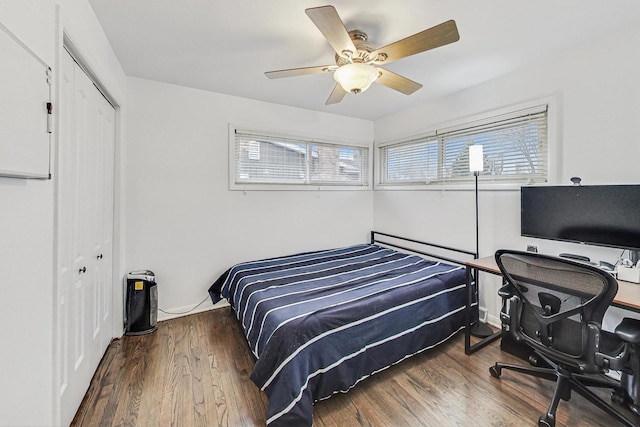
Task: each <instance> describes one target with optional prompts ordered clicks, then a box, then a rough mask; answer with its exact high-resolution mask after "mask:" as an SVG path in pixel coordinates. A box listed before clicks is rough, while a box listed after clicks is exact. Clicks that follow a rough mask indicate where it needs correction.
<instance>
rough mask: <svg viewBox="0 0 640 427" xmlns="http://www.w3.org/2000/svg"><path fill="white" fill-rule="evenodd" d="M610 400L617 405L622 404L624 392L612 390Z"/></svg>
mask: <svg viewBox="0 0 640 427" xmlns="http://www.w3.org/2000/svg"><path fill="white" fill-rule="evenodd" d="M611 401H612V402H613V403H617V404H618V405H624V402H625V396H624V393H621V392H619V391H612V392H611Z"/></svg>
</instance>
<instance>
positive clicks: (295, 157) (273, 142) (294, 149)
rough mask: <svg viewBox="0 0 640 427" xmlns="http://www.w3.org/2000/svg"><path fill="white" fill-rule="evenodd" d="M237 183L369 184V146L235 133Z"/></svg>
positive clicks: (235, 174)
mask: <svg viewBox="0 0 640 427" xmlns="http://www.w3.org/2000/svg"><path fill="white" fill-rule="evenodd" d="M234 168H235V173H234V179H235V183H236V184H286V185H314V186H316V185H334V186H340V185H349V186H353V185H358V186H366V185H367V184H368V175H369V174H368V149H367V148H366V147H356V146H348V145H339V144H329V143H323V142H315V141H305V140H302V139H293V138H286V137H278V136H272V135H264V134H255V133H250V132H240V131H236V133H235V164H234Z"/></svg>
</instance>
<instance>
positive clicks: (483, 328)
mask: <svg viewBox="0 0 640 427" xmlns="http://www.w3.org/2000/svg"><path fill="white" fill-rule="evenodd" d="M483 170H484V155H483V153H482V145H480V144H474V145H470V146H469V171H470V172H473V175H474V177H475V180H476V254H477V255H478V256H480V238H479V234H480V227H479V224H478V175H480V172H482V171H483ZM478 274H479V273H478V272H477V271H476V274H475V279H476V300H477V302H478V309H477V310H476V316H475V317H476V319H475V323H474V324H473V325H472V326H471V335H473V336H475V337H481V338H484V337H488V336H489V335H492V334H493V330H491V328H490V327H489V326H488V325H486V324H484V323H480V316H479V311H480V310H479V307H480V298H479V294H478Z"/></svg>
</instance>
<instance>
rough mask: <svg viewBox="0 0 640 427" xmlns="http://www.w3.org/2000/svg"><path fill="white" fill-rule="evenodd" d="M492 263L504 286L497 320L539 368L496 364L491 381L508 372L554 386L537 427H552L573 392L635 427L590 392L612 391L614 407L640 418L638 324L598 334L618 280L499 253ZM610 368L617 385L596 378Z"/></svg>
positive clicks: (564, 263) (575, 266) (561, 262)
mask: <svg viewBox="0 0 640 427" xmlns="http://www.w3.org/2000/svg"><path fill="white" fill-rule="evenodd" d="M495 256H496V261H497V263H498V267H499V268H500V271H501V272H502V274H503V276H504V278H505V280H506V284H505V286H503V287H502V288H501V289H500V292H499V293H500V296H501V297H502V298H503V299H504V302H505V304H503V310H502V312H501V313H500V316H501V320H502V324H503V329H504V330H505V333H509V334H511V335H512V337H513V338H514V339H515V340H516V341H518V342H522V343H524V344H526V345H528V346H530V347H531V348H532V349H533V350H534V355H535V356H539V362H542V363H541V364H542V365H543V366H542V367H540V366H518V365H511V364H506V363H499V362H498V363H496V364H495V365H494V366H492V367H491V368H490V369H489V371H490V373H491V375H492V376H493V377H495V378H500V375H501V374H502V370H503V369H508V370H513V371H516V372H521V373H524V374H528V375H533V376H535V377H539V378H544V379H548V380H551V381H556V386H555V390H554V392H553V397H552V399H551V403H550V405H549V409H548V410H547V413H546V414H545V415H543V416H541V417H540V419H539V420H538V425H539V426H554V425H555V416H556V410H557V408H558V404H559V403H560V400H565V401H569V399H570V398H571V392H572V391H574V390H575V391H576V392H577V393H579V394H580V395H582V396H583V397H584V398H585V399H587V400H588V401H590V402H592V403H593V404H595V405H596V406H598V407H599V408H601V409H602V410H604V411H606V412H607V413H608V414H610V415H611V416H613V417H614V418H616V419H617V420H618V421H620V422H622V423H623V424H625V425H628V426H636V425H637V424H636V423H635V422H633V421H631V420H629V419H628V418H626V417H625V416H624V415H623V414H621V413H620V412H618V411H617V410H616V409H615V408H614V406H612V405H611V404H610V402H607V401H605V400H603V399H601V398H600V397H598V396H597V395H596V394H595V393H593V391H591V390H589V389H588V387H605V388H608V389H611V390H612V394H611V400H613V401H614V402H615V403H618V404H628V405H629V407H630V408H631V409H632V411H634V412H635V413H637V414H640V411H639V407H638V404H639V403H640V402H639V399H638V397H639V394H640V393H639V392H638V390H639V388H640V387H639V384H638V379H639V378H640V375H639V373H640V372H639V371H640V366H639V362H638V359H639V355H638V354H637V352H636V351H637V348H638V343H640V321H638V320H635V319H629V318H625V319H624V320H623V321H622V322H621V323H620V325H618V327H617V328H616V330H615V333H610V332H606V331H604V330H602V329H601V326H602V318H603V317H604V313H605V311H606V310H607V308H608V307H609V305H610V304H611V302H612V301H613V298H614V297H615V295H616V292H617V291H618V282H617V281H616V279H615V278H614V277H613V276H612V275H611V274H609V273H608V272H606V271H603V270H601V269H599V268H598V267H596V266H592V265H586V264H580V263H577V262H574V261H570V260H567V259H563V258H556V257H551V256H546V255H541V254H537V253H531V252H520V251H510V250H500V251H498V252H496V255H495ZM534 359H535V357H534ZM530 362H532V363H534V362H535V360H530ZM609 369H613V370H619V371H622V381H620V382H618V381H614V380H608V379H607V378H605V377H604V376H603V375H601V374H604V373H605V372H606V371H607V370H609ZM638 420H640V418H638V419H637V420H636V422H637V421H638Z"/></svg>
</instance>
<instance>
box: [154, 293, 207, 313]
mask: <svg viewBox="0 0 640 427" xmlns="http://www.w3.org/2000/svg"><path fill="white" fill-rule="evenodd" d="M208 299H209V297H208V296H207V297H205V298H204V299H203V300H202V301H200V302H199V303H198V304H197V305H195V306H194V307H193V308H191V309H190V310H187V311H164V310H163V309H161V308H158V310H159V311H161V312H163V313H164V314H187V313H191V312H192V311H193V310H195V309H196V308H198V307H200V306H201V305H202V304H204V302H205V301H206V300H208Z"/></svg>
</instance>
